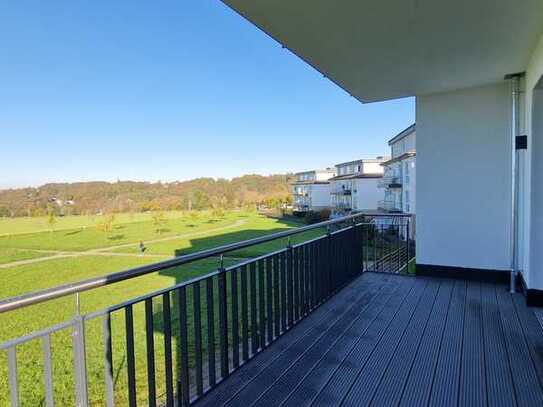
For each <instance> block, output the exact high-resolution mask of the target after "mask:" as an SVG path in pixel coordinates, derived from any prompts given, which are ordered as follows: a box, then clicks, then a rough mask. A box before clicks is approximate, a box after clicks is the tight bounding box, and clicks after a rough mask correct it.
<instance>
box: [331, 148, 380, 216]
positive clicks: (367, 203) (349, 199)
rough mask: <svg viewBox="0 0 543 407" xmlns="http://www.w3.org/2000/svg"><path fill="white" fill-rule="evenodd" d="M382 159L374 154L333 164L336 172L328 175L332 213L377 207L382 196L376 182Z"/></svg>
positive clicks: (338, 213)
mask: <svg viewBox="0 0 543 407" xmlns="http://www.w3.org/2000/svg"><path fill="white" fill-rule="evenodd" d="M385 160H386V159H385V158H383V157H377V158H374V159H361V160H356V161H349V162H346V163H341V164H337V165H336V173H337V175H336V176H335V177H334V178H331V179H330V203H331V205H332V214H333V215H334V216H341V215H345V214H347V213H351V212H358V211H361V210H366V209H367V210H374V209H377V204H378V202H379V200H380V199H382V191H381V190H380V189H379V187H378V183H379V180H380V179H381V178H382V177H383V167H382V165H381V164H382V163H383V162H384V161H385Z"/></svg>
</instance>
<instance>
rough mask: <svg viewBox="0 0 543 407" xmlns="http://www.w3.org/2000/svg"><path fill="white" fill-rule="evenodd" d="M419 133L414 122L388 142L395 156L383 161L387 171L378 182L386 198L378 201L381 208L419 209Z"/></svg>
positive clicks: (396, 209)
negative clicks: (417, 188) (417, 146)
mask: <svg viewBox="0 0 543 407" xmlns="http://www.w3.org/2000/svg"><path fill="white" fill-rule="evenodd" d="M416 137H417V131H416V127H415V124H413V125H411V126H409V127H408V128H407V129H405V130H403V131H402V132H401V133H399V134H398V135H397V136H395V137H394V138H392V139H391V140H390V141H389V142H388V145H389V146H390V151H391V157H392V158H391V159H390V160H388V161H385V162H384V163H383V164H382V165H383V167H384V174H383V178H382V180H381V181H380V183H379V186H380V187H381V188H383V189H384V200H382V201H380V202H379V209H380V210H383V211H385V212H404V213H415V211H416V209H415V208H416V186H417V178H416V171H417V167H416V154H417V153H416Z"/></svg>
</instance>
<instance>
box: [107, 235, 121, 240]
mask: <svg viewBox="0 0 543 407" xmlns="http://www.w3.org/2000/svg"><path fill="white" fill-rule="evenodd" d="M107 239H108V240H122V239H124V235H113V236H110V237H108V238H107Z"/></svg>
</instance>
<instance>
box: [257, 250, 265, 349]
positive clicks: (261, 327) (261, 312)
mask: <svg viewBox="0 0 543 407" xmlns="http://www.w3.org/2000/svg"><path fill="white" fill-rule="evenodd" d="M264 265H265V263H264V260H259V261H258V340H259V342H260V347H261V348H262V349H264V348H265V347H266V308H265V307H266V297H265V293H264V280H265V275H264V273H265V271H264Z"/></svg>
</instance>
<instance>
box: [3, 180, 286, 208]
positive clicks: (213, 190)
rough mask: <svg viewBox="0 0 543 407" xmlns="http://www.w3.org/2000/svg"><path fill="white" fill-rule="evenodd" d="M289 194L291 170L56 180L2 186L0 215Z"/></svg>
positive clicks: (236, 203) (216, 204) (220, 203)
mask: <svg viewBox="0 0 543 407" xmlns="http://www.w3.org/2000/svg"><path fill="white" fill-rule="evenodd" d="M288 196H289V188H288V176H287V175H270V176H261V175H244V176H242V177H239V178H234V179H232V180H226V179H217V180H215V179H213V178H198V179H194V180H190V181H183V182H170V183H161V182H156V183H150V182H134V181H118V182H114V183H109V182H76V183H54V184H45V185H42V186H40V187H38V188H19V189H7V190H0V216H41V215H45V214H46V213H50V212H54V213H56V214H58V215H78V214H93V213H112V212H142V211H148V210H157V209H160V210H201V209H210V208H223V209H229V208H239V207H244V206H247V205H254V204H258V203H271V202H278V201H286V200H288Z"/></svg>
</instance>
